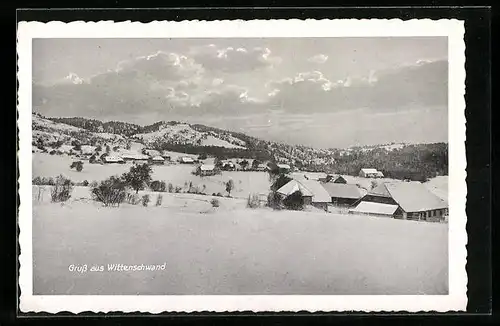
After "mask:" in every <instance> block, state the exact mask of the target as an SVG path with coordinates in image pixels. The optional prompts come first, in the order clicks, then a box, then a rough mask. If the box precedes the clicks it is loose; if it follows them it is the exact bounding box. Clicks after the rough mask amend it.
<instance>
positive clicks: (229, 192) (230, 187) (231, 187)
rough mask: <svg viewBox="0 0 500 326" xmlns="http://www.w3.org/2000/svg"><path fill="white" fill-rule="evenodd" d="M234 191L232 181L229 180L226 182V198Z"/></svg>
mask: <svg viewBox="0 0 500 326" xmlns="http://www.w3.org/2000/svg"><path fill="white" fill-rule="evenodd" d="M233 189H234V181H233V179H229V181H228V182H226V191H227V196H228V197H231V191H232V190H233Z"/></svg>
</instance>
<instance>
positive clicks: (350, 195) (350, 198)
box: [322, 182, 361, 207]
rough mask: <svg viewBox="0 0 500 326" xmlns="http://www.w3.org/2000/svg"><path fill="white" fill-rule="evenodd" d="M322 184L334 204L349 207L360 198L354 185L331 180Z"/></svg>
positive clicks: (359, 193)
mask: <svg viewBox="0 0 500 326" xmlns="http://www.w3.org/2000/svg"><path fill="white" fill-rule="evenodd" d="M322 185H323V188H325V190H326V191H327V192H328V194H329V195H330V198H331V202H332V204H333V205H335V206H344V207H346V206H347V207H349V206H352V205H354V204H355V203H356V202H357V201H358V200H359V199H360V198H361V192H360V191H359V188H358V186H356V185H353V184H343V183H332V182H329V183H323V184H322Z"/></svg>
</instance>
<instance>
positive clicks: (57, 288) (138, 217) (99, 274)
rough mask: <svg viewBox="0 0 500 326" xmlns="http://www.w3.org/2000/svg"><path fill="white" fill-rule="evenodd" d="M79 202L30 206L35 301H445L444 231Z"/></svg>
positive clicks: (190, 207) (185, 201)
mask: <svg viewBox="0 0 500 326" xmlns="http://www.w3.org/2000/svg"><path fill="white" fill-rule="evenodd" d="M85 193H88V192H87V190H86V189H85V188H80V189H75V193H74V196H73V199H72V200H70V201H69V202H68V203H66V204H55V203H50V202H48V201H45V200H43V201H40V202H37V201H34V202H33V259H34V265H33V282H34V283H33V291H34V294H35V295H40V294H80V295H86V294H124V295H126V294H163V295H175V294H233V295H234V294H336V295H342V294H367V295H370V294H447V292H448V244H447V242H448V237H447V232H448V227H447V224H441V223H425V222H413V221H401V220H394V219H385V218H373V217H366V216H354V215H336V214H331V213H324V212H315V211H308V212H290V211H279V212H278V211H272V210H269V209H265V208H260V209H249V208H246V207H245V204H246V203H245V200H243V199H229V198H219V200H220V202H221V205H220V207H218V208H213V207H212V206H211V205H210V203H209V201H210V199H211V198H212V197H210V196H199V195H190V194H168V193H165V194H164V195H163V197H164V198H163V203H162V206H160V207H155V206H153V205H154V204H150V206H149V207H142V206H132V205H128V204H123V205H122V206H121V207H120V208H106V207H102V206H101V205H100V204H98V203H95V202H93V201H91V200H89V199H88V198H85V197H86V196H85V195H84V194H85ZM80 194H81V195H82V196H80ZM154 200H155V198H154V196H152V202H154ZM108 264H109V265H111V264H121V265H123V267H119V268H116V267H114V268H113V270H112V271H111V270H108V268H109V267H108ZM72 265H73V266H72ZM85 265H87V266H86V267H85ZM141 265H144V266H150V265H155V266H157V267H158V268H156V269H155V270H140V269H141V268H140V267H139V268H138V267H137V266H141ZM127 266H136V267H135V270H132V269H130V270H128V271H126V270H125V269H126V268H127ZM138 269H139V270H138Z"/></svg>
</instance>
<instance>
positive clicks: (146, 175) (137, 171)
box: [123, 163, 153, 193]
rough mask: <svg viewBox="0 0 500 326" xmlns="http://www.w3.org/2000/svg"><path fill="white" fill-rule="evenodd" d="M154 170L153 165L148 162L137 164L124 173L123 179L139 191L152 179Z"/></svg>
mask: <svg viewBox="0 0 500 326" xmlns="http://www.w3.org/2000/svg"><path fill="white" fill-rule="evenodd" d="M152 172H153V170H152V169H151V166H149V165H148V164H146V163H144V164H140V165H135V166H132V167H131V168H130V171H129V172H127V173H125V174H123V179H124V180H125V181H126V182H127V185H129V186H130V187H132V188H133V189H134V190H135V192H136V193H138V192H139V190H142V189H144V186H145V185H147V184H148V183H149V182H150V181H151V173H152Z"/></svg>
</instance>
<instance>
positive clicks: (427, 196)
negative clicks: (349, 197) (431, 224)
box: [350, 182, 448, 221]
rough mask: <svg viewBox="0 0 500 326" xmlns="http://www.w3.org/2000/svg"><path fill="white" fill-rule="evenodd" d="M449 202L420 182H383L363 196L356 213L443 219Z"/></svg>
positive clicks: (405, 217)
mask: <svg viewBox="0 0 500 326" xmlns="http://www.w3.org/2000/svg"><path fill="white" fill-rule="evenodd" d="M447 212H448V203H447V202H446V201H444V200H442V199H441V198H439V197H437V196H436V195H434V194H433V193H431V192H430V191H429V190H428V189H427V188H425V186H424V185H423V184H421V183H420V182H393V183H389V182H387V183H381V184H379V185H378V186H377V187H375V188H374V189H373V190H372V191H370V192H369V193H367V194H366V195H365V196H364V197H363V198H361V199H360V201H359V203H358V205H357V206H356V208H354V209H352V210H350V213H353V214H368V215H386V216H391V217H394V218H401V219H412V220H429V221H436V220H443V219H444V217H445V215H446V214H447Z"/></svg>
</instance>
